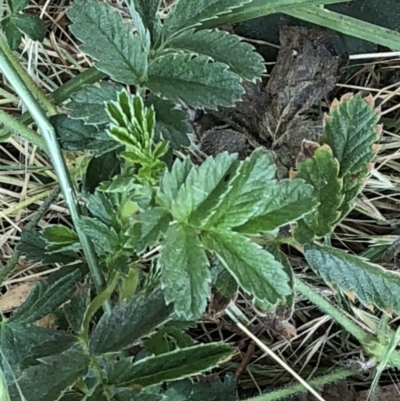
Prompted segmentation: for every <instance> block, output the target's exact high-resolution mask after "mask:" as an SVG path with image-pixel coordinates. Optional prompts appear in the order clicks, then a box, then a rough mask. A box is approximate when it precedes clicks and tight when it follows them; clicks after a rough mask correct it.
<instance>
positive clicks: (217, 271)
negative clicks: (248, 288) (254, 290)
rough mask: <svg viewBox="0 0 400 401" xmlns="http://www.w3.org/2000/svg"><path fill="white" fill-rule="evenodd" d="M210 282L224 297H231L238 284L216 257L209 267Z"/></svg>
mask: <svg viewBox="0 0 400 401" xmlns="http://www.w3.org/2000/svg"><path fill="white" fill-rule="evenodd" d="M211 274H212V283H213V285H214V286H215V288H216V290H217V291H218V293H219V294H221V295H222V296H223V297H224V298H226V299H231V298H232V296H233V295H234V294H236V292H237V290H238V285H237V282H236V280H235V279H234V277H233V276H232V274H231V273H229V271H228V270H227V269H225V267H224V265H223V263H222V262H221V261H220V260H219V259H216V261H215V262H214V263H213V265H212V268H211Z"/></svg>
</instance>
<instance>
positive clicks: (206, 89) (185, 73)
mask: <svg viewBox="0 0 400 401" xmlns="http://www.w3.org/2000/svg"><path fill="white" fill-rule="evenodd" d="M146 86H147V87H148V88H149V89H150V90H151V91H153V92H154V93H156V94H157V95H162V96H165V97H166V98H168V99H169V100H172V101H173V102H180V101H182V102H184V103H185V104H187V105H188V106H191V107H193V108H200V107H205V108H209V109H216V108H217V107H218V106H227V107H229V106H233V105H234V104H235V103H236V102H237V101H239V100H240V99H241V96H242V95H243V93H244V89H243V87H242V85H241V83H240V77H239V75H236V74H234V73H233V72H232V71H229V69H228V66H227V65H226V64H222V63H215V62H214V63H213V62H211V61H210V60H209V58H208V57H205V56H197V57H193V56H192V55H187V54H168V55H166V56H163V57H159V58H157V59H156V60H154V61H153V62H152V63H151V64H150V66H149V71H148V80H147V82H146Z"/></svg>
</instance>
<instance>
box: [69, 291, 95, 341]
mask: <svg viewBox="0 0 400 401" xmlns="http://www.w3.org/2000/svg"><path fill="white" fill-rule="evenodd" d="M89 301H90V289H88V288H86V286H85V287H80V288H79V289H78V291H77V292H76V293H75V294H74V296H72V297H71V302H68V303H67V304H65V305H64V308H63V309H64V314H65V317H66V319H67V321H68V323H69V326H70V327H71V329H72V330H73V331H74V332H75V333H79V330H80V328H81V325H82V322H83V317H84V315H85V311H86V308H87V306H88V304H89Z"/></svg>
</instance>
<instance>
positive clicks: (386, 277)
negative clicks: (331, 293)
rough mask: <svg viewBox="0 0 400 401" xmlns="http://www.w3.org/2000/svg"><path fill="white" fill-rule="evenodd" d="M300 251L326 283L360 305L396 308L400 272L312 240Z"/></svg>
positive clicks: (399, 306) (399, 296)
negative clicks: (352, 296) (354, 297)
mask: <svg viewBox="0 0 400 401" xmlns="http://www.w3.org/2000/svg"><path fill="white" fill-rule="evenodd" d="M304 255H305V257H306V259H307V262H308V264H309V265H310V267H311V268H312V269H313V270H314V271H315V272H316V273H318V274H319V275H320V276H321V277H322V278H323V279H324V280H325V282H326V283H328V284H332V285H334V286H337V287H338V288H339V289H340V290H341V291H343V292H345V293H352V294H354V295H355V296H356V297H357V298H358V299H359V300H360V302H361V303H362V304H363V305H364V306H371V305H372V306H376V307H377V308H379V309H380V310H385V311H393V312H395V313H399V312H400V274H399V273H397V272H393V271H389V270H386V269H384V268H382V267H381V266H379V265H376V264H372V263H369V262H368V261H366V260H365V259H362V258H360V257H358V256H355V255H351V254H349V253H347V252H345V251H342V250H339V249H335V248H331V247H329V246H323V245H319V244H316V243H313V244H310V245H307V246H306V247H305V249H304Z"/></svg>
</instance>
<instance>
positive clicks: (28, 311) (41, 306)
mask: <svg viewBox="0 0 400 401" xmlns="http://www.w3.org/2000/svg"><path fill="white" fill-rule="evenodd" d="M81 278H82V275H81V272H80V271H79V270H74V271H72V272H71V273H69V274H66V275H65V276H62V277H60V278H59V279H58V280H55V281H54V282H53V283H51V284H49V285H44V284H42V283H37V284H36V286H35V287H34V288H33V290H32V291H31V293H30V294H29V296H28V298H27V299H26V301H25V302H24V303H23V304H22V305H21V306H20V307H19V308H18V310H17V311H16V312H15V313H14V314H13V315H12V317H11V318H10V321H17V322H19V323H33V322H36V321H37V320H40V319H41V318H42V317H44V316H46V315H48V314H49V313H52V312H54V311H55V310H56V309H57V308H58V307H59V306H61V305H62V304H63V303H64V302H66V301H67V300H68V299H70V297H71V296H72V294H73V293H74V291H75V289H76V284H77V283H78V282H79V281H80V279H81Z"/></svg>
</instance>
